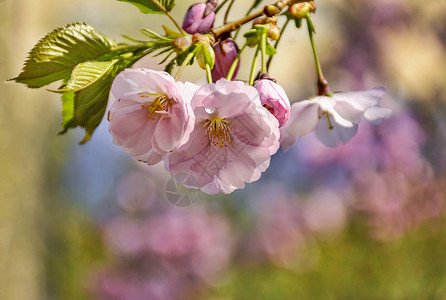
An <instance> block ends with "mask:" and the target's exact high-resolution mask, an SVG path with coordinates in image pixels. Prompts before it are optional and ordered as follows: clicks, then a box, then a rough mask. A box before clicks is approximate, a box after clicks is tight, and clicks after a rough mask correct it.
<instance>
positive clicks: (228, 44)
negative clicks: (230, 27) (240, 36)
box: [212, 38, 240, 81]
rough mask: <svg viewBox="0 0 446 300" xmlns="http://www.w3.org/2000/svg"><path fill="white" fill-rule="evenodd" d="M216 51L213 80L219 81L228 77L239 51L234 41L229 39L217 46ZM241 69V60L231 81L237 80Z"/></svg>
mask: <svg viewBox="0 0 446 300" xmlns="http://www.w3.org/2000/svg"><path fill="white" fill-rule="evenodd" d="M214 51H215V66H214V69H213V70H212V78H213V80H214V81H217V80H219V79H221V78H226V77H227V76H228V73H229V69H230V68H231V66H232V63H233V62H234V60H235V59H236V58H237V55H238V52H239V49H238V47H237V44H236V43H235V42H234V40H233V39H231V38H228V39H226V40H223V41H220V42H218V43H217V44H215V45H214ZM239 67H240V60H239V61H238V63H237V67H236V68H235V72H234V75H233V76H232V78H231V79H233V78H235V76H236V75H237V72H238V69H239Z"/></svg>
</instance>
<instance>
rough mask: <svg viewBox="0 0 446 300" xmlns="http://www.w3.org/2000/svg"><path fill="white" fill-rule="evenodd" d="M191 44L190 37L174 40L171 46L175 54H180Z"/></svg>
mask: <svg viewBox="0 0 446 300" xmlns="http://www.w3.org/2000/svg"><path fill="white" fill-rule="evenodd" d="M191 44H192V41H191V38H190V36H182V37H179V38H176V39H175V40H174V41H173V43H172V45H173V46H174V47H175V48H174V50H175V52H176V53H182V52H184V50H186V49H187V48H188V47H189V46H190V45H191Z"/></svg>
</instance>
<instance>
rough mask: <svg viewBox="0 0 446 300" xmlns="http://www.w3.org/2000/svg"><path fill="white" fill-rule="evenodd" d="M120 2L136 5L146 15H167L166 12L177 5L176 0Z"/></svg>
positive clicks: (123, 0) (132, 0)
mask: <svg viewBox="0 0 446 300" xmlns="http://www.w3.org/2000/svg"><path fill="white" fill-rule="evenodd" d="M118 1H121V2H127V3H130V4H133V5H135V6H136V7H137V8H138V9H139V10H140V11H141V12H142V13H144V14H165V12H164V10H165V11H167V12H170V11H171V10H172V8H173V7H174V5H175V0H118ZM157 4H158V5H157ZM160 6H161V7H162V8H161V7H160ZM163 8H164V10H163Z"/></svg>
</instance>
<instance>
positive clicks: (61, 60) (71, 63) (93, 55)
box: [11, 23, 116, 88]
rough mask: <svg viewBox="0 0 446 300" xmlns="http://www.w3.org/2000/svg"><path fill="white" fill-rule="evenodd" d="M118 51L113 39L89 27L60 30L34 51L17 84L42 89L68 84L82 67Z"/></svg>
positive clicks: (85, 25)
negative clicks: (71, 77) (80, 66)
mask: <svg viewBox="0 0 446 300" xmlns="http://www.w3.org/2000/svg"><path fill="white" fill-rule="evenodd" d="M114 47H116V43H115V42H114V41H113V40H111V39H110V38H108V37H106V36H104V35H103V34H101V33H99V32H97V31H96V30H95V29H94V28H93V27H91V26H89V25H87V24H85V23H73V24H70V25H66V26H64V27H62V28H58V29H56V30H54V31H53V32H51V33H49V34H48V35H46V36H45V37H44V38H42V39H41V40H40V41H39V42H38V43H37V45H35V46H34V48H33V49H32V50H31V51H30V53H29V55H28V59H27V60H26V62H25V65H24V67H23V70H22V72H21V73H20V75H19V76H17V77H16V78H13V79H11V80H15V81H16V82H19V83H23V84H26V85H27V86H28V87H30V88H39V87H42V86H45V85H48V84H50V83H52V82H55V81H59V80H68V79H69V78H70V75H71V72H72V70H73V68H74V67H75V66H76V65H78V64H79V63H82V62H85V61H88V60H95V59H97V58H99V57H101V56H103V55H105V54H107V53H108V52H110V51H111V50H112V48H114Z"/></svg>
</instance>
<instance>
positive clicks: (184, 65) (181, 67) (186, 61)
mask: <svg viewBox="0 0 446 300" xmlns="http://www.w3.org/2000/svg"><path fill="white" fill-rule="evenodd" d="M194 56H195V53H194V52H193V51H192V52H189V54H188V55H187V56H186V58H185V59H184V61H183V63H182V64H181V66H180V68H179V69H178V71H177V74H176V75H175V81H177V80H178V78H179V77H180V75H181V72H183V70H184V68H185V67H186V66H187V64H188V63H189V62H190V61H191V59H192V58H194Z"/></svg>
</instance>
